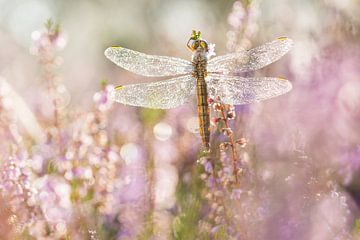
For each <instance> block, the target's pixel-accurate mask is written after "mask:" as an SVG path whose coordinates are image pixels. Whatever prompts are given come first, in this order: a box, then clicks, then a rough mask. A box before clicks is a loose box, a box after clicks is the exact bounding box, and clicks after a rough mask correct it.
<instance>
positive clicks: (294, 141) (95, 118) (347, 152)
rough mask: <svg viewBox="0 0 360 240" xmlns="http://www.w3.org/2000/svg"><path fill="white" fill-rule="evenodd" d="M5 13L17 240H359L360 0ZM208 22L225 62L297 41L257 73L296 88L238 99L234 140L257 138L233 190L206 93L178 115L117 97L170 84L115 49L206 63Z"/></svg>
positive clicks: (2, 81)
mask: <svg viewBox="0 0 360 240" xmlns="http://www.w3.org/2000/svg"><path fill="white" fill-rule="evenodd" d="M0 9H1V11H0V46H1V51H0V129H1V130H0V137H1V141H0V142H1V143H0V152H1V154H0V160H1V167H2V175H1V178H0V179H1V181H0V185H1V186H0V192H1V195H2V199H1V201H2V202H3V203H4V204H2V207H1V208H2V209H1V211H0V214H1V215H3V218H1V219H5V220H2V221H3V222H1V224H0V231H1V232H2V236H4V238H5V239H251V240H253V239H314V240H315V239H316V240H318V239H324V240H328V239H359V233H360V220H357V219H358V216H359V208H358V204H360V126H359V121H360V77H359V76H360V44H359V42H360V15H359V12H360V3H359V1H357V0H346V1H345V0H344V1H336V0H321V1H310V0H301V1H300V0H291V1H290V0H278V1H270V0H241V1H205V0H197V1H189V0H184V1H175V0H167V1H165V0H153V1H146V0H134V1H125V0H120V1H115V0H106V1H105V0H92V1H85V0H79V1H54V0H53V1H51V0H48V1H45V0H43V1H41V0H26V1H25V0H16V1H6V0H0ZM48 19H52V22H51V21H50V22H49V21H48ZM44 24H45V25H44ZM57 24H59V26H60V27H59V28H58V27H57ZM193 29H196V30H200V31H201V32H202V35H203V38H205V39H206V40H207V41H208V42H211V43H215V44H216V48H215V51H216V54H217V55H222V54H225V53H228V52H234V51H239V50H242V49H250V48H252V47H255V46H258V45H261V44H262V43H265V42H268V41H272V40H274V39H276V38H278V37H283V36H287V37H289V38H291V39H293V40H294V42H295V44H294V47H293V49H292V50H291V51H290V52H289V53H288V54H287V55H285V56H284V57H283V58H281V59H280V60H279V61H277V62H276V63H273V64H271V65H270V66H267V67H266V68H264V69H262V70H260V71H257V72H256V75H259V76H281V77H284V78H286V79H289V80H290V81H291V82H292V84H293V90H292V91H291V92H289V93H287V94H285V95H282V96H280V97H277V98H274V99H271V100H267V101H265V102H260V103H254V104H250V105H246V106H236V107H235V113H236V118H235V120H232V121H231V127H232V130H233V134H234V136H235V137H236V138H237V139H238V138H244V139H246V142H247V144H246V146H245V144H243V145H242V146H239V147H238V158H239V162H240V168H241V169H242V170H243V172H244V173H243V175H241V178H240V184H236V185H230V187H229V186H228V185H226V184H225V183H224V181H225V180H224V179H222V178H221V177H219V180H218V181H217V180H215V182H216V183H219V184H220V186H218V185H217V184H215V186H214V184H209V181H210V180H213V179H212V177H214V178H215V179H216V177H215V176H212V175H211V174H212V170H211V171H209V166H210V165H208V163H209V162H211V169H213V168H214V169H215V172H218V175H219V176H226V173H227V172H229V171H228V169H229V168H230V167H229V166H227V165H226V164H227V160H226V159H228V158H230V157H229V156H230V154H229V152H228V151H227V150H225V151H223V150H220V149H219V144H220V143H221V142H224V141H227V140H226V136H222V135H221V133H220V132H221V131H219V129H221V126H220V125H216V124H214V125H213V126H212V132H213V135H212V138H213V140H212V152H213V154H212V157H211V159H212V160H211V161H210V160H209V159H208V160H206V161H205V160H201V159H203V158H202V154H201V151H200V149H201V139H200V138H199V136H198V135H199V134H198V130H197V128H198V127H197V112H196V99H195V98H194V99H192V100H191V101H190V102H189V103H188V104H185V105H184V106H181V107H179V108H176V109H171V110H166V111H165V110H151V109H142V108H136V107H131V106H124V105H121V104H115V103H112V102H111V101H110V100H109V99H108V95H107V94H108V91H109V90H110V89H112V87H113V86H116V85H124V84H129V83H140V82H150V81H156V80H157V79H151V78H144V77H141V76H138V75H135V74H132V73H130V72H127V71H125V70H123V69H121V68H119V67H117V66H116V65H115V64H113V63H111V62H110V61H109V60H107V59H106V57H105V56H104V54H103V52H104V50H105V49H106V48H107V47H109V46H113V45H120V46H124V47H126V48H130V49H134V50H137V51H140V52H144V53H148V54H157V55H167V56H174V57H180V58H184V59H189V60H190V58H191V53H190V52H189V51H188V50H187V48H186V42H187V40H188V39H189V37H190V34H191V31H192V30H193ZM104 80H106V81H104ZM212 114H213V115H214V116H215V115H216V112H212ZM198 160H199V161H198ZM220 163H221V164H220ZM219 164H220V165H219ZM230 172H231V171H230ZM228 175H229V174H228ZM230 175H231V174H230ZM213 188H215V190H214V189H213ZM212 192H213V193H215V192H219V194H220V195H221V197H219V196H220V195H216V196H213V195H211V194H210V193H212ZM209 194H210V195H209ZM25 236H26V238H24V237H25Z"/></svg>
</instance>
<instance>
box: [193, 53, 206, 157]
mask: <svg viewBox="0 0 360 240" xmlns="http://www.w3.org/2000/svg"><path fill="white" fill-rule="evenodd" d="M193 64H194V76H195V77H196V93H197V100H198V119H199V128H200V135H201V139H202V142H203V145H204V147H205V148H206V149H207V150H208V149H209V148H210V109H209V104H208V93H207V85H206V82H205V77H206V75H207V71H206V64H207V60H206V58H205V57H204V56H203V55H201V54H199V55H198V56H196V57H194V59H193Z"/></svg>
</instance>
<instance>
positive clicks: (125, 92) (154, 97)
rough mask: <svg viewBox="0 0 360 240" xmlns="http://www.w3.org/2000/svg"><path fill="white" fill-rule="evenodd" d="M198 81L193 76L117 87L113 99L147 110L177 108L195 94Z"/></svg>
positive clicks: (113, 92)
mask: <svg viewBox="0 0 360 240" xmlns="http://www.w3.org/2000/svg"><path fill="white" fill-rule="evenodd" d="M195 85H196V79H195V78H193V77H192V76H191V75H186V76H181V77H176V78H172V79H169V80H165V81H158V82H152V83H139V84H132V85H125V86H122V87H116V88H115V89H114V90H113V91H112V92H111V93H110V96H111V98H112V99H113V100H114V101H116V102H119V103H123V104H127V105H132V106H140V107H147V108H161V109H168V108H175V107H177V106H179V105H181V104H184V103H185V102H187V100H188V98H189V96H190V95H191V94H194V93H195V91H194V89H195Z"/></svg>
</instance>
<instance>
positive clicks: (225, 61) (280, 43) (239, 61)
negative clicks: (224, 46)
mask: <svg viewBox="0 0 360 240" xmlns="http://www.w3.org/2000/svg"><path fill="white" fill-rule="evenodd" d="M292 45H293V41H292V40H291V39H289V38H285V37H282V38H278V39H277V40H275V41H272V42H268V43H265V44H264V45H261V46H259V47H256V48H253V49H250V50H247V51H240V52H235V53H230V54H226V55H223V56H219V57H215V58H213V59H210V60H209V62H208V67H207V70H208V72H210V73H211V72H213V73H238V72H248V71H254V70H256V69H260V68H263V67H265V66H266V65H268V64H270V63H272V62H275V61H276V60H278V59H280V58H281V57H282V56H284V55H285V54H286V53H287V52H288V51H289V50H290V48H291V47H292Z"/></svg>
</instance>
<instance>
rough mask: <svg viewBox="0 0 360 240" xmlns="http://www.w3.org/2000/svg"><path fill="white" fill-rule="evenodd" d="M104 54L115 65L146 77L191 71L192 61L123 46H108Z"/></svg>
mask: <svg viewBox="0 0 360 240" xmlns="http://www.w3.org/2000/svg"><path fill="white" fill-rule="evenodd" d="M104 54H105V56H106V57H107V58H108V59H110V60H111V61H112V62H114V63H115V64H116V65H118V66H120V67H122V68H124V69H126V70H128V71H131V72H134V73H136V74H140V75H143V76H147V77H161V76H174V75H181V74H186V73H191V72H192V69H193V67H192V63H191V62H190V61H186V60H183V59H180V58H174V57H166V56H156V55H147V54H144V53H140V52H136V51H133V50H130V49H126V48H123V47H110V48H108V49H106V50H105V52H104Z"/></svg>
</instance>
